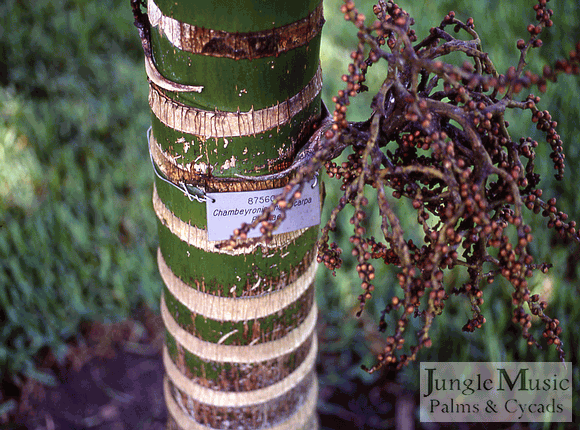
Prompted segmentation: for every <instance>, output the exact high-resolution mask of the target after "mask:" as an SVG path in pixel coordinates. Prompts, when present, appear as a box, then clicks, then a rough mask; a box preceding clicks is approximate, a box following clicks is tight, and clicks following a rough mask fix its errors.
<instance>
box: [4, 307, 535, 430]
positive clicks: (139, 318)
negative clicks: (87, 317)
mask: <svg viewBox="0 0 580 430" xmlns="http://www.w3.org/2000/svg"><path fill="white" fill-rule="evenodd" d="M323 331H324V329H323V328H322V326H321V327H320V328H319V332H320V338H321V339H323V338H324V332H323ZM163 333H164V332H163V325H162V322H161V320H160V317H159V315H157V314H155V313H153V312H151V311H149V310H142V311H141V312H139V314H138V315H136V318H135V320H129V321H125V322H122V323H118V324H111V325H101V324H98V323H93V324H91V325H87V326H85V327H83V330H82V333H81V334H82V336H80V337H79V340H77V341H76V342H75V343H74V344H73V345H72V346H71V352H70V354H69V357H68V358H67V363H66V365H65V366H62V364H60V365H58V364H57V363H56V361H55V360H54V358H53V357H52V356H51V354H50V352H47V353H46V354H45V356H44V357H42V359H39V362H38V366H39V368H40V369H43V370H44V371H45V372H47V373H52V374H53V375H55V376H56V377H57V379H58V381H59V383H58V384H57V386H55V387H44V386H42V385H40V384H38V383H36V382H33V381H27V382H26V383H25V384H24V385H23V386H22V387H21V388H20V389H19V390H16V388H15V387H10V386H9V385H7V384H3V386H2V391H3V394H4V398H6V397H7V396H9V395H10V392H12V393H13V394H14V393H15V392H16V391H18V392H19V399H18V400H19V403H18V408H17V413H16V414H13V415H11V416H9V417H8V416H4V417H1V416H0V428H7V429H28V430H81V429H83V430H84V429H91V430H105V429H107V430H133V429H134V430H137V429H139V430H162V429H164V428H165V421H166V418H167V411H166V409H165V403H164V399H163V390H162V382H163V363H162V360H161V354H160V352H161V347H162V344H163ZM335 359H336V357H333V356H330V355H329V356H328V357H326V356H323V355H322V354H321V356H320V357H319V359H318V365H317V370H318V372H319V374H320V375H325V374H326V369H325V365H323V363H326V365H327V366H328V363H333V361H334V360H335ZM342 361H344V357H342ZM347 361H348V360H347ZM347 364H348V363H347ZM334 370H336V369H334ZM390 376H392V375H390ZM321 379H323V378H321ZM417 400H418V398H417V397H416V394H414V393H412V392H409V391H406V390H405V389H404V388H403V387H401V386H400V385H398V384H396V383H394V382H392V379H389V375H385V376H384V377H383V378H381V379H380V380H379V381H377V382H376V383H375V384H373V385H372V386H367V385H363V384H362V383H361V382H360V381H359V380H348V379H346V377H345V378H344V379H340V380H339V381H338V382H337V383H336V384H332V385H330V384H327V385H324V384H321V386H320V395H319V402H318V412H319V416H320V424H321V426H320V427H321V430H339V429H340V430H351V429H357V430H379V429H397V430H412V429H425V430H437V429H441V428H455V429H461V430H463V429H470V430H476V429H487V428H489V429H492V428H493V429H499V428H505V429H507V428H509V429H512V430H515V429H526V428H527V427H526V426H519V425H516V426H513V425H505V426H504V425H501V424H499V423H489V424H486V423H480V424H476V425H469V426H468V425H466V424H455V425H425V424H423V423H419V422H418V421H417V419H416V418H415V417H416V412H417V403H418V401H417ZM2 423H4V424H2ZM498 424H499V425H498ZM3 426H4V427H3Z"/></svg>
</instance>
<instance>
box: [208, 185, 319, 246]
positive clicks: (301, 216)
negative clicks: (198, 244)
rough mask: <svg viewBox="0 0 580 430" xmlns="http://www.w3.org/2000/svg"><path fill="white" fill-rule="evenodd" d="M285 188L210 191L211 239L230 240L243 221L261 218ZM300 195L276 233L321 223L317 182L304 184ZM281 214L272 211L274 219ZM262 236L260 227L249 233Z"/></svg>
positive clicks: (209, 227)
mask: <svg viewBox="0 0 580 430" xmlns="http://www.w3.org/2000/svg"><path fill="white" fill-rule="evenodd" d="M282 191H283V188H274V189H271V190H263V191H244V192H234V193H207V196H208V197H209V198H208V199H207V232H208V240H225V239H229V238H230V236H231V235H232V233H233V231H234V230H235V229H236V228H240V226H241V225H242V223H246V224H250V223H251V222H252V221H254V220H255V219H256V218H257V217H259V216H260V215H261V214H262V212H263V211H264V209H266V208H267V207H268V206H270V205H271V204H272V202H273V201H274V200H275V199H276V197H278V196H279V195H280V194H281V193H282ZM301 194H302V195H301V196H300V198H299V199H297V200H296V201H295V202H294V204H293V205H292V207H291V208H289V209H287V210H286V218H285V219H284V220H283V221H282V223H281V224H280V225H279V226H278V228H277V229H276V230H275V231H274V234H280V233H288V232H291V231H296V230H300V229H301V228H308V227H312V226H315V225H318V224H320V193H319V189H318V181H317V180H316V179H314V180H312V181H310V182H308V183H306V184H304V187H303V188H302V192H301ZM280 213H281V212H280V209H279V208H278V207H276V209H275V210H274V211H273V212H272V213H271V221H272V222H273V221H274V220H276V219H277V218H278V216H280ZM261 235H262V234H261V233H260V226H258V227H256V228H253V229H252V230H250V231H249V232H248V237H259V236H261Z"/></svg>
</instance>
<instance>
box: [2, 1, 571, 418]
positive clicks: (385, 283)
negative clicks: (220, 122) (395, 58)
mask: <svg viewBox="0 0 580 430" xmlns="http://www.w3.org/2000/svg"><path fill="white" fill-rule="evenodd" d="M533 4H534V2H532V1H526V0H513V1H510V2H505V1H503V2H501V1H499V0H495V1H491V0H490V1H483V0H478V1H471V2H459V1H439V2H428V3H427V4H423V2H401V3H400V5H401V6H402V7H403V8H404V9H406V10H407V11H408V12H410V13H411V15H412V16H413V17H415V19H416V25H415V30H416V32H417V34H418V36H419V39H422V37H424V35H426V34H427V32H428V30H429V28H430V27H432V26H435V25H438V24H439V22H440V21H441V19H442V18H443V16H444V15H445V14H446V13H447V12H448V11H449V10H455V12H456V16H457V18H459V19H462V20H466V19H467V18H469V17H470V16H473V17H474V19H475V24H476V27H475V28H476V30H477V31H478V32H479V34H480V36H481V39H482V41H483V46H484V49H485V50H487V51H488V52H489V53H490V56H491V59H492V61H494V63H495V65H496V67H497V69H498V70H499V71H500V72H501V71H505V70H506V69H507V67H508V66H509V65H512V64H515V62H516V61H517V58H518V55H519V51H517V49H516V46H515V41H516V40H517V39H519V38H525V37H526V36H527V32H526V29H525V28H526V26H527V24H528V23H529V22H532V21H533V18H534V12H533V10H532V5H533ZM372 5H373V2H372V1H361V2H358V3H357V6H358V7H359V9H360V11H361V12H363V13H365V15H366V16H367V20H370V18H371V16H372ZM523 5H525V6H523ZM339 6H340V2H339V1H338V0H325V16H326V19H327V23H326V25H325V27H324V30H323V46H322V58H321V61H322V67H323V71H324V93H323V98H324V100H325V102H326V103H327V105H329V106H332V102H331V99H332V96H333V95H334V94H336V92H337V91H338V90H339V89H340V88H341V84H342V81H341V80H340V76H341V75H342V74H343V73H345V70H346V66H347V65H348V63H349V54H350V51H351V50H353V49H354V48H355V46H356V36H355V35H356V33H355V31H354V27H353V26H352V25H351V24H350V23H347V22H345V21H344V19H343V18H342V15H341V13H340V11H339V10H338V8H339ZM550 7H552V8H553V9H554V11H555V14H554V18H553V19H554V22H555V25H554V27H553V28H551V29H549V30H547V31H545V34H543V35H542V39H543V40H544V47H543V48H542V49H541V50H533V51H532V52H531V54H530V56H529V58H528V62H529V63H530V69H531V70H532V71H534V72H540V71H541V67H542V66H543V64H545V63H547V62H551V63H553V62H554V61H555V59H557V58H560V57H563V56H565V55H567V52H569V51H570V50H571V49H572V47H573V46H574V43H575V41H576V40H575V39H578V36H579V35H580V31H579V29H580V13H579V12H578V8H577V4H576V2H575V1H572V0H566V1H559V2H556V1H552V2H551V3H550ZM132 21H133V19H132V15H131V8H130V6H129V1H128V0H127V1H117V0H102V1H98V2H97V1H83V0H76V1H74V0H35V1H32V0H20V1H16V0H4V1H3V2H2V3H1V4H0V380H11V381H14V382H16V383H19V382H20V381H22V379H23V378H26V377H28V378H34V379H37V380H39V381H41V382H43V383H46V384H54V383H56V380H55V378H54V376H53V375H51V374H50V373H46V372H39V371H38V370H37V368H36V366H35V357H37V356H38V354H39V353H41V352H42V351H46V349H47V348H50V349H51V350H52V351H53V352H54V354H55V355H56V356H57V357H58V358H59V359H61V360H62V359H64V357H65V355H66V352H67V347H66V342H67V341H68V340H71V339H74V338H77V337H78V336H79V334H78V333H79V331H78V329H79V325H80V323H81V322H83V321H95V320H96V321H104V322H113V321H119V320H123V319H126V318H130V317H131V315H132V314H133V313H134V312H135V310H136V309H137V308H138V306H140V305H142V304H146V305H148V306H149V307H151V308H153V309H157V308H158V302H159V293H160V291H161V279H160V277H159V275H158V273H157V266H156V262H155V251H156V246H157V232H156V222H155V218H154V214H153V210H152V205H151V191H152V180H153V173H152V169H151V165H150V161H149V157H148V154H147V146H146V138H145V132H146V130H147V128H148V126H149V123H150V118H149V108H148V104H147V82H146V76H145V73H144V67H143V52H142V49H141V45H140V41H139V38H138V34H137V30H136V29H135V27H134V26H133V23H132ZM453 60H454V61H455V60H456V59H453ZM458 61H459V60H458ZM384 70H385V67H382V68H381V67H380V66H379V65H376V66H373V68H372V73H370V75H369V82H368V83H369V87H370V88H371V91H370V93H369V94H368V95H361V96H359V97H357V99H356V100H355V101H354V102H353V103H352V105H351V107H350V111H349V119H350V120H364V119H366V118H367V117H368V114H369V112H370V109H369V104H370V99H371V98H372V95H373V94H374V93H373V92H372V91H373V89H374V90H376V89H377V88H378V86H379V85H380V83H381V82H382V75H383V74H384ZM373 78H374V79H373ZM579 83H580V79H578V77H568V76H565V77H561V78H560V79H559V82H558V84H557V85H553V84H552V85H550V86H549V90H548V92H547V93H546V94H544V95H542V101H541V103H540V107H541V108H542V109H548V110H550V112H551V113H552V115H553V116H554V117H555V119H556V120H557V121H558V122H559V127H558V129H559V132H560V135H561V136H562V140H563V141H564V142H565V144H564V148H565V151H566V156H567V171H566V175H565V179H564V181H562V182H559V183H557V182H556V181H555V180H554V179H553V171H552V170H553V169H552V166H551V162H550V160H549V158H548V154H549V152H550V149H549V148H546V146H547V145H543V147H542V148H541V149H540V150H539V153H540V156H539V157H538V159H537V161H536V165H537V169H538V171H539V172H540V173H541V175H542V177H543V178H544V179H543V182H542V187H543V188H544V190H545V192H546V194H545V195H549V196H555V197H557V198H558V202H559V208H560V209H562V210H564V211H565V212H567V213H568V214H569V215H570V216H571V218H573V219H576V220H580V204H579V201H580V200H579V197H578V194H577V190H578V185H577V184H578V183H579V181H580V173H579V172H578V169H577V168H576V167H577V166H578V165H579V161H580V154H579V148H580V144H579V142H578V139H579V138H578V129H579V121H578V119H579V118H580V100H579V95H580V85H579ZM510 115H511V116H510V117H509V118H508V119H509V122H510V124H511V126H510V131H511V133H512V137H514V139H517V138H519V137H520V136H527V135H531V136H533V137H535V138H537V139H538V140H540V139H541V135H539V134H538V133H537V132H536V130H535V128H534V127H533V125H532V124H531V122H530V121H529V113H527V112H526V113H520V112H515V113H512V114H510ZM540 142H541V143H543V142H544V141H543V140H540ZM540 159H541V160H545V161H542V162H540V161H539V160H540ZM326 182H327V193H328V194H327V201H326V204H325V214H328V211H329V209H330V208H331V207H332V205H333V202H334V203H336V201H337V199H338V194H337V185H338V184H337V183H336V182H332V181H331V182H329V181H328V180H327V181H326ZM369 198H371V197H370V195H369ZM371 199H372V198H371ZM399 205H400V206H401V214H402V215H401V218H402V219H403V221H404V223H405V224H406V226H407V228H408V229H409V231H410V234H411V235H413V234H414V231H416V229H415V226H414V224H415V223H414V220H413V218H412V217H409V216H405V214H406V212H405V211H406V210H407V209H406V208H405V205H404V204H403V203H399ZM323 218H324V217H323ZM348 218H349V214H347V216H344V217H343V218H342V221H341V231H342V233H339V234H338V235H337V237H336V240H337V241H338V242H339V244H341V246H342V247H343V249H348V246H347V244H348V237H349V236H350V234H351V233H350V232H351V229H350V224H349V223H348ZM536 218H537V217H536ZM528 220H529V221H530V223H531V225H532V226H533V230H534V231H533V234H534V238H535V240H534V242H533V243H532V245H531V249H532V252H533V253H534V255H535V256H536V257H537V259H538V260H542V261H547V262H549V263H552V264H553V265H554V267H553V269H552V270H551V271H550V273H549V274H548V275H545V276H536V277H534V278H533V280H532V290H533V292H537V291H544V292H546V293H547V294H549V297H550V299H549V312H550V315H551V316H555V317H557V318H559V319H560V321H561V322H562V327H563V329H564V333H563V335H562V340H563V341H564V343H565V349H566V351H567V361H572V362H573V363H574V368H573V370H574V378H575V382H576V389H578V382H579V381H580V374H579V368H578V365H577V364H578V354H579V352H580V351H579V350H580V336H579V331H578V330H577V326H578V324H580V310H579V309H580V307H579V306H578V305H577V304H576V302H577V298H578V296H579V292H580V281H579V278H580V268H579V267H578V264H577V263H578V260H579V255H580V252H579V246H578V244H575V243H570V242H565V243H564V242H562V241H561V240H560V239H557V238H556V236H555V235H554V234H552V232H551V231H547V230H546V228H545V222H544V221H543V220H541V219H539V218H537V219H535V220H532V218H531V217H528ZM369 228H370V229H373V228H375V229H376V228H377V221H376V220H371V224H370V225H369ZM347 254H348V253H347ZM355 264H356V263H355V262H353V261H352V260H345V263H344V265H343V268H342V269H341V270H340V271H338V273H337V274H336V277H333V276H332V275H331V274H330V273H329V272H328V271H326V270H325V269H323V268H321V269H320V271H319V274H318V304H319V307H320V310H321V315H322V316H323V320H324V324H325V326H326V331H325V333H326V338H325V342H324V343H323V344H322V345H321V348H322V350H323V351H324V352H325V353H327V354H334V355H335V356H336V357H337V360H336V362H335V363H334V364H333V365H331V366H326V369H325V373H324V374H322V375H321V384H323V385H324V384H327V385H336V386H340V385H341V384H343V383H344V380H345V378H358V379H360V380H362V381H363V382H364V383H368V384H371V383H372V382H373V381H374V380H375V379H376V378H377V377H378V375H367V374H366V373H364V372H362V371H361V370H360V365H361V364H366V365H367V366H368V365H372V364H373V363H374V361H373V351H377V350H380V349H381V338H380V336H379V335H378V334H377V332H376V326H377V322H378V316H377V315H379V313H380V311H381V309H382V308H383V307H384V304H385V303H386V302H387V301H388V300H389V299H390V297H391V296H392V295H393V293H394V290H392V288H393V287H392V284H391V282H390V279H392V277H393V274H394V273H395V272H394V271H393V269H392V268H380V269H379V268H378V267H377V269H378V271H377V278H378V279H381V280H382V282H377V290H376V292H375V298H374V299H373V301H371V302H370V303H369V306H368V310H369V312H368V313H366V314H364V316H363V318H361V319H356V318H355V317H354V312H355V311H356V309H357V300H356V297H357V296H358V294H359V291H360V286H359V284H358V277H357V276H356V275H354V273H355V272H354V266H355ZM462 276H463V274H462V273H461V271H454V272H452V273H450V274H449V275H448V276H447V277H446V284H447V286H448V288H449V289H450V288H451V287H452V285H453V284H454V283H456V282H460V281H461V279H462ZM510 293H511V291H510V287H509V286H508V285H506V284H505V283H503V282H501V280H498V281H496V283H495V284H494V285H493V286H491V287H489V288H487V289H486V291H485V294H486V296H485V297H486V302H485V305H484V308H483V309H484V315H485V316H486V318H487V321H488V322H487V323H486V324H485V325H484V328H483V329H482V330H479V331H476V332H475V333H473V334H465V333H462V332H461V327H462V326H463V325H464V324H465V322H466V320H467V319H468V318H469V317H470V314H469V305H468V303H466V302H465V301H462V300H460V299H455V300H452V301H450V303H449V304H448V305H447V307H446V309H445V312H444V313H443V315H441V316H440V317H438V318H437V320H436V321H435V324H434V327H433V328H432V332H431V333H432V338H433V340H434V342H433V347H432V348H431V349H429V350H423V352H422V353H421V355H420V356H419V360H420V361H467V360H477V361H502V360H505V361H513V360H518V361H524V360H530V361H536V360H545V361H552V360H555V359H556V355H555V354H554V351H553V350H552V348H548V349H547V350H546V351H539V350H537V349H530V348H528V347H527V346H526V345H525V341H524V340H523V339H521V336H520V331H519V328H518V327H514V326H513V325H512V323H511V322H510V320H511V305H510ZM535 327H536V330H534V332H535V333H536V335H537V336H539V335H540V333H541V328H540V327H539V326H535ZM399 379H400V381H401V382H404V383H405V384H406V385H407V386H408V387H411V388H413V387H417V384H418V378H417V366H411V367H410V368H408V369H407V370H406V371H405V372H403V373H402V374H401V375H399ZM576 405H577V406H578V398H577V396H576ZM12 407H14V405H13V403H7V402H4V403H3V401H2V398H1V397H0V414H2V412H5V411H7V410H8V409H10V408H12ZM322 407H324V405H322ZM577 409H580V408H577Z"/></svg>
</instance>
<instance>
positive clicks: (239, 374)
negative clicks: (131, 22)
mask: <svg viewBox="0 0 580 430" xmlns="http://www.w3.org/2000/svg"><path fill="white" fill-rule="evenodd" d="M133 3H136V2H135V1H134V2H133ZM147 10H148V23H149V24H148V25H149V26H150V36H149V37H148V35H147V32H146V31H145V32H144V33H142V36H145V43H144V47H145V51H146V65H147V73H148V76H149V80H150V93H149V103H150V106H151V111H152V129H151V132H150V136H149V149H150V151H151V156H152V160H153V161H154V164H155V168H156V169H157V170H158V177H157V178H156V181H155V188H154V192H153V206H154V210H155V213H156V214H157V217H158V219H159V243H160V246H159V251H158V263H159V270H160V273H161V276H162V278H163V281H164V283H165V289H164V292H163V297H162V301H161V312H162V316H163V319H164V322H165V326H166V329H167V340H166V346H165V348H164V352H163V359H164V363H165V368H166V374H167V377H166V383H165V397H166V403H167V407H168V410H169V428H175V429H186V428H187V429H211V428H216V429H238V428H243V429H254V428H256V429H257V428H272V429H280V430H282V429H292V430H294V429H313V428H316V427H317V420H316V414H315V404H316V397H317V384H316V375H315V371H314V363H315V357H316V350H317V340H316V335H315V323H316V312H317V311H316V304H315V296H314V274H315V269H316V263H315V250H314V249H315V244H316V240H317V238H318V228H317V226H313V227H307V228H300V229H298V230H294V231H288V232H286V233H281V234H275V235H274V238H273V240H272V241H271V242H269V243H266V242H263V241H259V239H257V238H251V239H246V240H245V241H238V244H241V245H244V246H242V247H241V248H235V249H232V248H231V247H220V246H219V245H220V244H223V243H227V241H220V240H217V241H214V240H209V239H210V237H213V236H212V235H215V234H216V231H215V227H212V228H213V229H214V231H210V229H209V228H208V221H207V219H208V218H207V215H208V210H207V208H208V200H211V201H213V199H216V200H218V199H221V198H222V196H223V197H224V198H225V196H226V195H225V194H220V193H226V192H227V193H229V192H237V193H238V194H237V196H238V197H239V196H240V195H243V196H248V199H246V200H248V201H250V200H249V199H252V198H253V197H254V196H255V194H254V193H255V192H256V191H259V190H273V189H276V188H279V187H283V186H284V185H286V184H287V183H288V182H289V179H290V177H289V176H276V177H267V178H260V176H263V175H269V174H272V173H276V172H280V171H283V170H285V169H287V168H288V167H289V166H291V164H292V162H293V160H294V158H295V156H296V154H297V152H298V151H299V150H300V148H301V147H302V146H303V145H304V144H305V142H306V141H307V140H308V138H309V136H310V134H312V128H313V127H315V124H316V123H317V122H318V121H319V120H320V117H321V100H320V88H321V73H320V69H319V45H320V30H321V27H322V23H323V18H322V4H321V2H320V1H319V0H296V1H294V2H290V3H289V2H286V1H284V2H283V1H279V0H276V1H264V0H243V1H239V0H236V1H232V0H227V1H226V0H220V1H217V0H215V1H208V0H179V1H176V0H156V2H154V1H152V0H149V2H148V4H147ZM142 18H143V17H142ZM144 22H145V21H144V20H143V19H142V20H141V28H142V30H147V28H146V27H147V26H144V25H143V23H144ZM147 39H149V40H147ZM201 87H202V88H201ZM236 175H244V176H253V177H255V180H248V179H240V178H239V177H238V176H236ZM170 182H171V183H170ZM175 185H177V187H176V186H175ZM178 187H180V188H182V189H181V190H180V189H178ZM207 193H211V195H210V196H208V195H207ZM240 193H244V194H240ZM318 209H319V208H317V210H318ZM212 211H213V209H212ZM215 213H218V212H211V211H210V216H211V214H215ZM224 225H225V224H224ZM225 228H226V227H223V229H225ZM218 230H219V222H218ZM219 233H220V235H221V236H220V239H222V238H223V237H222V236H223V235H224V234H226V235H228V236H229V234H230V233H231V231H220V232H219Z"/></svg>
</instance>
